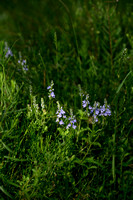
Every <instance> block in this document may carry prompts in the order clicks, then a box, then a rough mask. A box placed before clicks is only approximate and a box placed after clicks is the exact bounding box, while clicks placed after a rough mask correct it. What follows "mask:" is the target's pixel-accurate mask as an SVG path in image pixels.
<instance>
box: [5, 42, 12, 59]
mask: <svg viewBox="0 0 133 200" xmlns="http://www.w3.org/2000/svg"><path fill="white" fill-rule="evenodd" d="M5 52H6V54H5V57H6V58H8V57H9V56H13V53H12V51H11V49H10V48H9V47H8V44H7V42H5Z"/></svg>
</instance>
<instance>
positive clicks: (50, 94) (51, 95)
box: [47, 81, 55, 99]
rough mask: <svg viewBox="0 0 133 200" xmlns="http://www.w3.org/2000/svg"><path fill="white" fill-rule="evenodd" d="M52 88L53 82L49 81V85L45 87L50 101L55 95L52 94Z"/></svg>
mask: <svg viewBox="0 0 133 200" xmlns="http://www.w3.org/2000/svg"><path fill="white" fill-rule="evenodd" d="M53 86H54V82H53V81H51V85H50V86H48V87H47V89H48V90H49V96H48V97H49V99H51V98H55V94H54V88H53Z"/></svg>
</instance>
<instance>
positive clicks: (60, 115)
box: [56, 101, 66, 125]
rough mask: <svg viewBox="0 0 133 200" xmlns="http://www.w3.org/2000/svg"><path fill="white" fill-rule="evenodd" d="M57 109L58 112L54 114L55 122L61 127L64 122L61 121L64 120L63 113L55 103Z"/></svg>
mask: <svg viewBox="0 0 133 200" xmlns="http://www.w3.org/2000/svg"><path fill="white" fill-rule="evenodd" d="M57 107H58V110H57V112H56V115H57V119H56V122H59V124H60V125H63V124H64V122H63V120H62V119H63V118H66V115H65V111H64V110H63V109H62V107H61V106H60V104H59V102H58V101H57Z"/></svg>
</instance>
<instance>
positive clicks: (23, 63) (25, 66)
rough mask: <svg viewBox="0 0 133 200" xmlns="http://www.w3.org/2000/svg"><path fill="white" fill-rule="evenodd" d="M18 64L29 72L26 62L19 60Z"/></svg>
mask: <svg viewBox="0 0 133 200" xmlns="http://www.w3.org/2000/svg"><path fill="white" fill-rule="evenodd" d="M18 63H19V64H20V66H22V68H23V70H24V71H28V66H27V65H26V60H24V59H23V60H22V59H19V60H18Z"/></svg>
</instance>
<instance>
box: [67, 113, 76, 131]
mask: <svg viewBox="0 0 133 200" xmlns="http://www.w3.org/2000/svg"><path fill="white" fill-rule="evenodd" d="M70 114H71V116H70V117H69V118H68V119H69V124H68V125H67V127H66V129H69V128H70V127H72V128H73V129H76V127H77V126H76V125H75V123H76V122H77V120H76V119H75V116H74V115H73V112H72V110H70Z"/></svg>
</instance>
